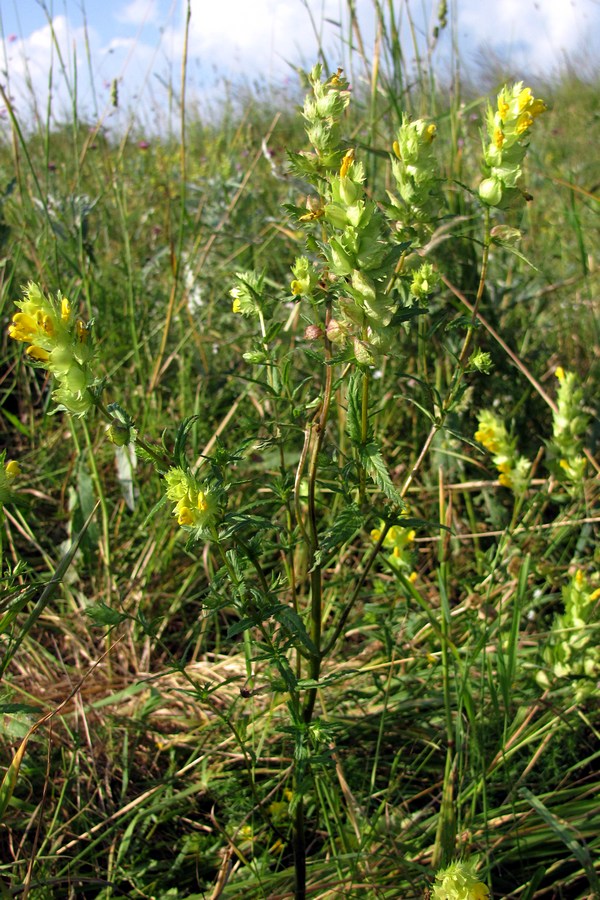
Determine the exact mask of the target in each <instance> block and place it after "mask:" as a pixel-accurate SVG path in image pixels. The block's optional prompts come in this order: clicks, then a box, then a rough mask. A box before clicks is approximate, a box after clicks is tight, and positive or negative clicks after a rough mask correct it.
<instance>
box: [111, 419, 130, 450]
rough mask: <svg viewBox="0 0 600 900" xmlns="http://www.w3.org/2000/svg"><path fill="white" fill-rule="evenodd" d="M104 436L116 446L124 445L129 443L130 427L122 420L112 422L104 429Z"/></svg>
mask: <svg viewBox="0 0 600 900" xmlns="http://www.w3.org/2000/svg"><path fill="white" fill-rule="evenodd" d="M106 436H107V438H108V439H109V441H110V442H111V444H115V445H116V446H117V447H124V446H125V445H126V444H130V443H131V429H130V428H129V426H128V425H125V424H124V423H123V422H116V421H115V422H113V423H112V424H111V425H109V426H108V428H107V429H106Z"/></svg>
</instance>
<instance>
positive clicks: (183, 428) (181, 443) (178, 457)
mask: <svg viewBox="0 0 600 900" xmlns="http://www.w3.org/2000/svg"><path fill="white" fill-rule="evenodd" d="M198 418H199V417H198V416H188V417H187V418H185V419H184V420H183V422H182V423H181V425H180V426H179V428H178V429H177V434H176V435H175V445H174V447H173V459H174V461H175V465H176V466H180V467H181V468H182V469H187V462H186V458H185V445H186V444H187V439H188V436H189V433H190V430H191V427H192V425H193V424H194V422H195V421H196V420H197V419H198Z"/></svg>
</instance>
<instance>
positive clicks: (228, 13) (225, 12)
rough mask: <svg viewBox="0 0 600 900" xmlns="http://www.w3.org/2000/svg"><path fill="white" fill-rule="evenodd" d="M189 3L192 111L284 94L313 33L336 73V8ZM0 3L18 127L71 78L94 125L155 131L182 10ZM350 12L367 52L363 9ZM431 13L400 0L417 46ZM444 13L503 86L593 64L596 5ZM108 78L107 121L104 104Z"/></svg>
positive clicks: (342, 23) (123, 3) (560, 0)
mask: <svg viewBox="0 0 600 900" xmlns="http://www.w3.org/2000/svg"><path fill="white" fill-rule="evenodd" d="M190 2H191V22H190V32H189V67H188V73H189V75H188V78H189V80H188V84H189V88H188V97H189V98H191V99H192V100H195V101H197V102H198V103H199V104H200V105H202V103H203V102H206V103H208V104H210V103H212V104H213V105H214V103H215V102H217V99H218V96H219V95H218V92H217V90H216V88H215V84H216V83H218V82H219V80H220V78H221V76H225V77H227V78H230V79H234V80H235V79H236V78H238V77H240V76H242V75H244V76H246V78H247V79H248V80H252V79H253V78H264V79H266V80H268V81H270V82H272V83H274V84H275V85H280V86H281V85H285V83H286V82H287V81H292V82H294V83H295V81H296V76H295V74H294V71H293V68H291V67H290V63H291V64H292V65H303V66H310V65H311V64H312V63H313V62H314V61H315V60H316V48H317V44H318V42H317V38H316V36H315V28H316V29H317V30H318V31H320V32H322V34H323V36H324V39H325V45H326V46H328V47H329V48H331V53H330V57H329V62H330V64H331V67H332V68H334V67H335V66H337V65H338V64H339V63H342V64H345V65H346V66H347V65H348V59H347V56H346V58H343V51H342V50H341V49H340V48H341V47H342V43H343V41H344V40H346V44H347V38H348V34H349V32H348V24H347V19H346V17H345V11H346V7H347V4H346V2H345V0H190ZM0 3H1V5H0V10H1V11H0V17H1V21H0V24H1V30H2V35H3V40H2V41H1V42H0V83H2V85H3V87H4V88H5V89H7V90H8V91H9V92H10V95H11V97H13V98H14V103H15V106H16V108H17V110H18V112H19V114H20V115H21V116H22V117H26V116H28V115H30V114H31V111H32V106H33V102H32V97H33V96H35V98H36V101H37V103H38V105H39V109H40V115H41V116H42V118H44V117H45V109H46V103H47V98H48V90H49V73H50V72H52V74H53V78H52V98H53V101H52V102H53V109H54V110H55V113H57V114H59V115H60V113H61V112H62V111H63V110H65V109H66V108H67V106H68V102H69V101H68V96H69V91H68V88H67V85H66V82H67V81H68V82H69V83H70V84H71V86H72V85H73V84H74V82H75V73H76V75H77V84H78V98H79V105H80V107H81V108H82V109H83V110H84V111H85V112H86V114H88V115H90V116H92V117H95V116H97V115H106V116H107V117H108V119H111V118H112V120H113V121H114V122H116V121H117V120H118V119H119V117H120V118H121V122H123V121H124V120H125V118H126V117H127V116H129V115H131V112H132V111H134V112H135V114H136V116H137V118H138V120H139V121H141V122H142V124H146V125H147V126H148V127H157V126H158V127H160V124H161V123H160V121H159V120H160V119H161V118H164V116H165V115H166V110H167V108H168V89H167V85H168V84H175V85H177V84H178V82H179V71H180V67H181V52H182V46H183V34H184V16H185V6H186V2H185V0H44V2H43V3H42V2H38V0H0ZM355 3H356V8H357V10H358V14H359V21H360V26H361V30H362V34H363V38H364V40H365V43H366V45H367V47H369V45H371V44H372V41H373V37H374V12H373V6H374V4H373V0H355ZM380 5H382V6H387V4H380ZM438 5H439V0H408V8H409V10H410V12H411V16H412V18H413V20H414V23H415V26H416V30H417V33H418V34H419V41H420V42H421V46H422V47H424V46H425V44H426V40H427V35H428V34H429V35H430V34H431V30H432V27H433V25H434V24H435V21H436V13H437V9H438ZM393 7H394V8H395V9H396V10H397V11H398V14H399V21H400V25H401V26H402V34H403V35H404V37H405V42H406V48H407V49H406V54H407V56H408V57H410V56H411V55H412V45H411V39H410V35H409V29H408V17H407V15H406V9H407V0H395V2H394V3H393ZM448 7H449V14H450V21H451V22H452V21H455V22H456V23H457V35H458V41H459V47H460V51H461V60H462V62H463V64H464V65H465V66H466V67H468V66H469V65H475V64H479V65H480V66H481V65H482V63H484V61H485V60H486V59H495V60H498V61H500V62H502V63H503V64H504V65H505V66H506V67H507V68H508V69H509V70H510V71H511V72H512V73H513V74H514V75H518V74H519V73H522V74H523V76H524V77H527V78H533V77H535V75H536V74H539V75H542V74H543V75H549V74H552V73H553V72H556V71H557V69H558V68H559V67H560V65H561V64H562V63H563V62H564V60H565V59H566V58H569V59H570V60H571V61H577V60H581V59H583V61H584V62H585V63H586V65H587V66H588V68H589V67H590V66H592V65H595V66H596V67H597V65H598V59H599V56H600V0H494V2H490V0H448ZM335 23H338V24H335ZM449 32H450V28H449V29H448V30H447V33H446V35H445V37H444V39H443V40H442V41H441V42H440V46H439V47H438V50H437V51H436V52H437V53H438V58H439V62H440V65H441V66H442V67H443V59H444V55H446V56H448V54H449V49H448V48H449V40H450V33H449ZM59 51H60V58H61V59H62V64H61V62H60V60H59ZM75 61H76V64H75ZM61 68H62V70H63V72H62V74H61ZM357 72H358V70H357ZM115 79H116V80H117V81H118V85H119V96H120V109H119V110H113V109H112V107H111V105H110V98H111V83H112V82H113V80H115ZM1 105H2V104H1V101H0V107H1ZM42 112H43V115H42ZM0 115H2V109H1V108H0ZM5 115H6V114H5V113H4V117H5ZM163 124H164V123H163Z"/></svg>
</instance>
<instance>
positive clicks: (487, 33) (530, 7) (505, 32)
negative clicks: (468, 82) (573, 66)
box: [458, 0, 600, 74]
mask: <svg viewBox="0 0 600 900" xmlns="http://www.w3.org/2000/svg"><path fill="white" fill-rule="evenodd" d="M599 27H600V9H599V8H598V6H597V5H596V6H595V7H594V4H593V0H495V2H494V3H493V5H491V4H487V3H482V2H481V0H458V33H459V40H460V43H461V47H462V48H463V49H464V50H465V51H466V53H467V54H468V56H467V61H472V60H473V59H474V58H475V54H476V53H477V52H479V53H480V52H481V50H484V51H485V50H487V51H490V52H491V54H492V55H493V57H494V58H495V60H497V61H499V62H502V63H503V64H504V65H506V66H507V67H512V68H515V67H522V68H524V69H525V70H526V71H527V72H535V73H542V72H543V73H545V74H551V73H553V72H555V71H556V70H557V69H558V68H559V66H560V65H561V63H562V62H563V61H564V60H565V59H566V58H573V57H574V56H576V55H577V54H578V53H579V52H580V51H581V50H582V49H583V48H584V46H585V45H586V44H587V45H588V47H589V46H590V37H593V35H594V33H595V34H596V35H597V34H598V29H599ZM596 47H597V42H596Z"/></svg>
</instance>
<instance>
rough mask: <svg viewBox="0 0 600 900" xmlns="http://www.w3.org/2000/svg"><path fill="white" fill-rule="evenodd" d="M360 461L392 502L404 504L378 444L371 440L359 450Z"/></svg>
mask: <svg viewBox="0 0 600 900" xmlns="http://www.w3.org/2000/svg"><path fill="white" fill-rule="evenodd" d="M359 456H360V461H361V463H362V465H363V467H364V469H365V472H366V473H367V474H368V475H369V476H370V477H371V478H372V479H373V481H374V482H375V484H376V485H377V487H378V488H379V489H380V490H381V491H383V493H384V494H385V496H386V497H387V498H388V500H391V501H392V503H397V504H398V505H401V504H402V499H401V497H400V494H399V493H398V491H397V490H396V488H395V487H394V485H393V482H392V479H391V478H390V473H389V472H388V469H387V466H386V464H385V462H384V459H383V456H382V455H381V451H380V450H379V447H378V446H377V444H375V443H373V442H371V443H370V444H367V445H366V446H365V447H361V448H360V450H359Z"/></svg>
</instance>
